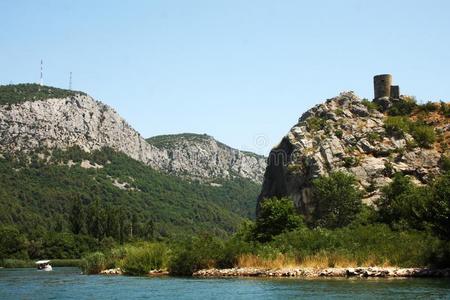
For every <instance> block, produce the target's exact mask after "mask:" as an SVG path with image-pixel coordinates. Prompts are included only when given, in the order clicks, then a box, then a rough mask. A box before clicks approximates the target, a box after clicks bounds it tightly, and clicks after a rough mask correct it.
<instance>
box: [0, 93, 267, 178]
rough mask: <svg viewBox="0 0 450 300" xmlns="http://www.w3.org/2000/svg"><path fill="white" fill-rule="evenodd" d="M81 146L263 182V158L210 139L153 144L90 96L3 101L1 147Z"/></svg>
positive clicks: (194, 174)
mask: <svg viewBox="0 0 450 300" xmlns="http://www.w3.org/2000/svg"><path fill="white" fill-rule="evenodd" d="M72 146H79V147H80V148H81V149H83V150H85V151H93V150H96V149H100V148H102V147H110V148H112V149H114V150H116V151H120V152H123V153H125V154H127V155H128V156H130V157H131V158H133V159H136V160H139V161H142V162H144V163H145V164H147V165H149V166H151V167H152V168H154V169H157V170H163V171H167V172H169V173H174V174H177V175H185V176H187V177H189V178H196V179H215V178H230V177H232V176H240V177H243V178H248V179H251V180H253V181H255V182H261V181H262V178H263V174H264V170H265V167H266V161H265V158H264V157H261V156H257V155H254V154H247V153H244V152H240V151H238V150H235V149H232V148H230V147H227V146H224V145H221V144H219V143H218V142H216V141H215V140H214V139H213V138H211V137H208V138H205V139H204V140H203V141H201V143H198V144H196V143H187V142H185V141H184V140H183V141H180V143H174V145H173V146H174V147H182V148H179V149H178V148H164V147H156V146H153V145H152V144H150V143H148V142H147V141H146V140H145V139H144V138H143V137H142V136H141V135H140V134H139V133H138V132H137V131H135V130H134V129H133V128H132V127H131V126H130V125H129V124H127V122H126V121H125V120H124V119H123V118H121V117H120V116H119V115H118V114H117V113H116V112H115V111H114V110H113V109H112V108H110V107H109V106H107V105H104V104H102V103H100V102H98V101H95V100H94V99H92V98H91V97H89V96H87V95H82V94H77V95H75V96H72V97H68V98H64V99H48V100H41V101H28V102H24V103H20V104H12V105H3V106H0V152H19V151H21V152H26V151H30V150H36V149H39V148H50V149H52V148H63V149H64V148H68V147H72Z"/></svg>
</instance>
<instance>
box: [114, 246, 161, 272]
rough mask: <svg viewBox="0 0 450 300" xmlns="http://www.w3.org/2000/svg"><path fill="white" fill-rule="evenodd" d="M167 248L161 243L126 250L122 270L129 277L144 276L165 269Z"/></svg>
mask: <svg viewBox="0 0 450 300" xmlns="http://www.w3.org/2000/svg"><path fill="white" fill-rule="evenodd" d="M168 253H169V251H168V248H167V247H166V246H165V245H164V244H162V243H146V244H144V245H141V246H138V247H136V246H131V247H128V248H127V249H126V256H125V258H124V259H123V261H122V268H123V270H124V271H125V273H127V274H129V275H145V274H148V273H149V272H150V271H151V270H160V269H163V268H166V267H167V262H168Z"/></svg>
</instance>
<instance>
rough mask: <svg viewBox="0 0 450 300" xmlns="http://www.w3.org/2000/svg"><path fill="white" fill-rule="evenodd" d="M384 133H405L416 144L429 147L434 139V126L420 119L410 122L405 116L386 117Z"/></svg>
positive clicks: (401, 135)
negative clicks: (411, 137) (410, 136)
mask: <svg viewBox="0 0 450 300" xmlns="http://www.w3.org/2000/svg"><path fill="white" fill-rule="evenodd" d="M384 128H385V129H386V133H387V134H389V135H392V136H398V137H403V136H404V135H405V133H409V134H411V135H412V136H413V138H414V140H415V142H416V143H417V145H419V146H420V147H423V148H430V147H431V146H432V145H433V143H434V142H435V141H436V133H435V131H434V128H433V127H431V126H429V125H427V124H425V123H424V122H422V121H416V122H412V121H410V120H409V119H408V118H407V117H403V116H395V117H388V118H386V120H385V122H384Z"/></svg>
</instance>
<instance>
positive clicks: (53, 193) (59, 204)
mask: <svg viewBox="0 0 450 300" xmlns="http://www.w3.org/2000/svg"><path fill="white" fill-rule="evenodd" d="M0 100H1V101H0V223H1V224H2V226H13V228H15V229H18V230H19V232H20V233H21V234H24V235H25V236H26V238H27V239H28V240H29V242H30V243H31V244H32V245H31V246H30V247H31V248H32V247H34V246H36V247H37V248H39V249H41V250H42V249H44V248H52V247H50V246H42V245H43V244H42V243H44V244H45V241H46V240H47V239H50V241H53V242H55V243H56V244H58V245H59V246H55V249H61V247H60V246H61V245H64V244H65V243H68V242H67V240H66V239H67V238H69V239H72V240H73V239H74V238H75V239H76V240H77V242H74V244H79V245H80V247H81V248H80V247H79V248H80V249H78V250H77V251H78V252H76V254H73V255H74V256H79V255H80V253H82V252H83V251H85V250H83V249H85V248H86V247H88V248H91V249H95V247H94V246H92V245H98V243H99V242H100V241H102V240H105V239H108V238H110V239H114V240H115V241H117V242H119V241H120V242H125V241H128V240H133V239H136V238H138V239H152V238H154V239H162V238H169V237H172V238H174V237H176V236H179V235H186V234H194V233H202V232H208V233H211V234H213V235H219V236H224V235H227V234H229V233H230V232H233V231H235V230H236V228H237V226H238V225H239V224H240V223H241V222H242V221H243V220H245V219H247V218H254V216H255V206H256V198H257V195H258V192H259V190H260V182H261V180H262V174H263V171H264V168H265V159H264V158H263V157H260V156H257V155H255V154H249V153H243V152H240V151H238V150H235V149H232V148H230V147H228V146H226V145H224V144H222V143H220V142H217V141H216V140H214V139H213V138H212V137H209V136H205V137H203V138H197V139H194V138H191V139H186V136H191V137H194V136H196V135H192V134H188V135H183V136H176V135H175V136H170V137H165V138H163V137H155V138H152V139H149V141H150V142H147V141H146V140H145V139H144V138H142V137H141V135H140V134H139V133H138V132H137V131H135V130H134V129H133V128H132V127H131V126H130V125H129V124H128V123H127V122H126V121H125V120H124V119H123V118H121V117H120V116H119V115H118V114H117V113H116V112H115V111H114V110H113V109H112V108H110V107H109V106H107V105H104V104H102V103H101V102H98V101H95V100H94V99H92V98H91V97H90V96H88V95H86V94H84V93H82V92H76V91H68V90H61V89H57V88H52V87H45V86H44V87H41V86H39V85H33V84H21V85H13V86H1V87H0ZM163 140H165V142H163ZM157 141H159V142H157ZM211 157H214V158H215V159H213V160H212V161H213V162H206V160H209V161H211ZM175 175H181V176H175ZM5 228H9V227H5ZM5 230H7V231H8V230H10V229H5ZM8 232H9V231H8ZM55 234H56V237H55V236H54V235H55ZM61 239H62V240H61ZM92 239H94V240H95V242H94V241H93V240H92ZM63 240H64V242H63ZM33 243H37V244H36V245H34V244H33ZM96 243H97V244H96ZM91 246H92V247H91ZM42 247H43V248H42ZM83 247H84V248H83ZM49 251H50V250H49ZM36 255H37V254H36ZM48 255H49V256H52V255H56V254H51V253H50V254H48ZM69 257H70V255H69Z"/></svg>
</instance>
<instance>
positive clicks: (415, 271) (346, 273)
mask: <svg viewBox="0 0 450 300" xmlns="http://www.w3.org/2000/svg"><path fill="white" fill-rule="evenodd" d="M193 276H194V277H272V278H281V277H304V278H319V277H323V278H333V277H361V278H387V277H400V278H401V277H450V269H430V268H395V267H390V268H383V267H367V268H366V267H364V268H327V269H316V268H286V269H264V268H233V269H205V270H200V271H197V272H195V273H194V274H193Z"/></svg>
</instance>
